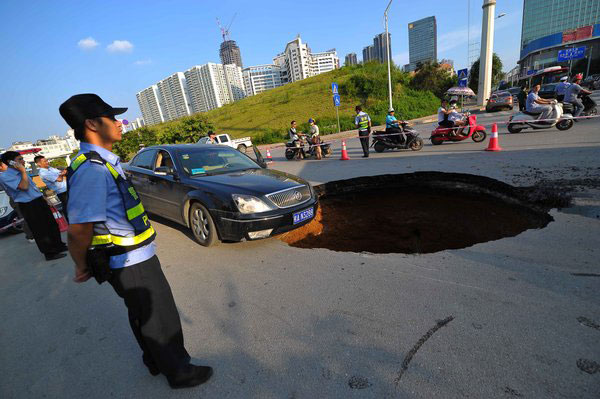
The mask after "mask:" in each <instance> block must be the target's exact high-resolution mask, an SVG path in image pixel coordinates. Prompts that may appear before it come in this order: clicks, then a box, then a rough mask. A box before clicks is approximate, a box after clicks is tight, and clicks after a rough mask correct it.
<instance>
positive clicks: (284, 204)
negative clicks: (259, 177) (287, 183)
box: [267, 186, 311, 208]
mask: <svg viewBox="0 0 600 399" xmlns="http://www.w3.org/2000/svg"><path fill="white" fill-rule="evenodd" d="M310 197H311V195H310V188H309V187H308V186H298V187H292V188H288V189H285V190H282V191H277V192H274V193H271V194H267V198H268V199H270V200H271V201H272V202H273V203H274V204H275V205H277V206H278V207H279V208H291V207H292V206H296V205H300V204H303V203H305V202H306V201H308V200H309V199H310Z"/></svg>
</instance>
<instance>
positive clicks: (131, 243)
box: [67, 151, 156, 255]
mask: <svg viewBox="0 0 600 399" xmlns="http://www.w3.org/2000/svg"><path fill="white" fill-rule="evenodd" d="M87 161H90V162H94V163H97V164H100V165H104V166H105V167H106V169H108V171H109V172H110V174H111V176H112V177H113V178H114V179H115V184H116V185H117V188H118V189H119V193H121V197H122V198H123V205H124V206H125V214H126V215H127V219H128V220H129V223H131V225H132V226H133V229H134V231H135V236H133V237H123V236H118V235H116V234H111V232H110V231H109V230H108V228H107V227H106V225H105V224H104V223H94V237H93V238H92V245H91V246H92V247H95V248H102V247H106V248H109V249H110V255H118V254H122V253H125V252H129V251H133V250H134V249H137V248H140V247H143V246H144V245H147V244H149V243H151V242H152V241H154V238H155V237H156V232H155V231H154V229H153V228H152V226H151V225H150V221H149V220H148V215H147V214H146V211H145V210H144V206H143V205H142V201H141V200H140V197H139V195H138V193H137V192H136V191H135V188H133V186H132V185H131V183H129V181H127V180H126V179H125V178H124V177H123V176H121V175H120V174H119V172H117V170H116V169H115V168H114V167H113V166H112V165H111V164H110V163H108V162H106V161H105V160H104V159H103V158H102V157H101V156H100V155H99V154H98V153H97V152H94V151H90V152H88V153H85V154H81V155H79V156H77V158H75V159H74V160H73V162H71V166H69V168H68V169H67V187H70V184H69V183H68V182H69V180H70V179H71V177H72V176H73V174H75V172H76V171H77V169H78V168H79V167H80V166H81V165H82V164H83V163H85V162H87Z"/></svg>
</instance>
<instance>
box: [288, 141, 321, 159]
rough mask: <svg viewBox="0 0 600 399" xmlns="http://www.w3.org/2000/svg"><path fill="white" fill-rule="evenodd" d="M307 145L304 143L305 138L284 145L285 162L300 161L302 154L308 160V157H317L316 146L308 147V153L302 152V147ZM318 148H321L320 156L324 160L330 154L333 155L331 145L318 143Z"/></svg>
mask: <svg viewBox="0 0 600 399" xmlns="http://www.w3.org/2000/svg"><path fill="white" fill-rule="evenodd" d="M306 144H308V143H307V142H306V138H305V137H301V138H300V140H293V141H288V142H287V143H285V158H286V159H287V160H292V159H298V160H300V159H302V154H304V157H305V158H309V157H316V156H317V151H316V148H317V146H316V145H310V146H309V148H308V151H305V150H304V146H305V145H306ZM319 146H320V147H321V155H322V156H323V157H324V158H329V157H330V156H331V154H332V153H333V151H332V150H331V144H329V143H320V144H319Z"/></svg>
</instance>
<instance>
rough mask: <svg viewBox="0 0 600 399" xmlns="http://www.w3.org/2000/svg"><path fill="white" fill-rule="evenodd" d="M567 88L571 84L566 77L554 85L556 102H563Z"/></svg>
mask: <svg viewBox="0 0 600 399" xmlns="http://www.w3.org/2000/svg"><path fill="white" fill-rule="evenodd" d="M569 86H571V83H569V77H568V76H563V77H562V78H560V83H559V84H557V85H556V100H557V101H558V102H563V100H564V99H565V94H566V92H567V88H568V87H569Z"/></svg>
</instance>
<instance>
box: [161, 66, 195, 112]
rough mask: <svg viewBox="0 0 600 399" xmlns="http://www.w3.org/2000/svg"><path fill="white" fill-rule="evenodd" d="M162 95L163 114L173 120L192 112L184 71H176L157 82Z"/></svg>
mask: <svg viewBox="0 0 600 399" xmlns="http://www.w3.org/2000/svg"><path fill="white" fill-rule="evenodd" d="M156 85H157V86H158V91H159V93H160V95H161V97H162V101H161V104H162V105H163V116H164V118H165V120H166V121H172V120H174V119H177V118H181V117H182V116H188V115H191V114H192V104H191V100H190V98H189V94H188V88H187V82H186V79H185V75H184V74H183V72H175V73H174V74H173V75H171V76H169V77H168V78H166V79H163V80H161V81H160V82H158V83H157V84H156Z"/></svg>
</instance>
